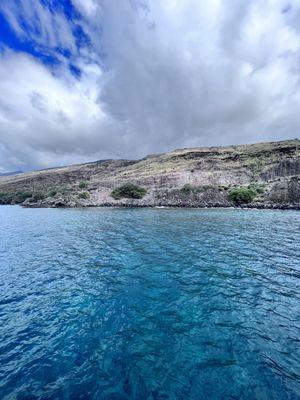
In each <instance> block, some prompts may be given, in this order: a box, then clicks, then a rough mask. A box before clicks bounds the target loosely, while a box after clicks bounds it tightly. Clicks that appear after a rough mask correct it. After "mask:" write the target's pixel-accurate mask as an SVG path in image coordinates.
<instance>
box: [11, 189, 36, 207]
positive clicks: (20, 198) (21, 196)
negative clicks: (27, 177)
mask: <svg viewBox="0 0 300 400" xmlns="http://www.w3.org/2000/svg"><path fill="white" fill-rule="evenodd" d="M31 196H32V193H31V192H26V191H19V192H16V193H15V194H14V195H13V199H12V203H15V204H21V203H23V202H24V201H25V200H26V199H29V198H30V197H31Z"/></svg>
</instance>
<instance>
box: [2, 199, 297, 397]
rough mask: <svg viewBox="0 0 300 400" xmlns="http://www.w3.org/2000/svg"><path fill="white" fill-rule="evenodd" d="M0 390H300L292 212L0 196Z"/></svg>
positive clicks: (124, 393) (15, 393) (243, 393)
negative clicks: (42, 201) (38, 205)
mask: <svg viewBox="0 0 300 400" xmlns="http://www.w3.org/2000/svg"><path fill="white" fill-rule="evenodd" d="M0 223H1V233H0V257H1V258H0V338H1V341H0V398H1V399H5V400H7V399H9V400H11V399H22V400H24V399H26V400H29V399H30V400H34V399H139V400H140V399H198V400H199V399H200V400H202V399H205V400H206V399H218V400H219V399H222V400H224V399H239V400H243V399H249V400H253V399H267V400H270V399H272V400H273V399H300V265H299V263H300V262H299V260H300V248H299V243H300V233H299V228H300V213H299V212H293V211H256V210H179V209H177V210H169V209H153V210H152V209H85V210H79V209H77V210H71V209H70V210H68V209H57V210H55V209H36V210H32V209H22V208H19V207H14V206H3V207H0Z"/></svg>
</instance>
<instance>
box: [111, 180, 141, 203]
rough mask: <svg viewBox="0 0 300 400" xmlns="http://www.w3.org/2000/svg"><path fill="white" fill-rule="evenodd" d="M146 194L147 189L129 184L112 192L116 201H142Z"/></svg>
mask: <svg viewBox="0 0 300 400" xmlns="http://www.w3.org/2000/svg"><path fill="white" fill-rule="evenodd" d="M146 193H147V189H145V188H143V187H141V186H138V185H135V184H133V183H130V182H128V183H124V184H123V185H121V186H118V187H116V188H115V189H113V191H112V192H111V196H112V197H113V198H114V199H115V200H118V199H121V198H123V197H125V198H128V199H142V198H143V197H144V196H145V194H146Z"/></svg>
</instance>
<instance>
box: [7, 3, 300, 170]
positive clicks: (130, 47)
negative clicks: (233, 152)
mask: <svg viewBox="0 0 300 400" xmlns="http://www.w3.org/2000/svg"><path fill="white" fill-rule="evenodd" d="M299 112H300V0H291V1H286V0H252V1H244V0H209V1H207V0H163V1H162V0H0V172H5V171H14V170H23V171H26V170H31V169H38V168H48V167H52V166H60V165H66V164H72V163H79V162H87V161H92V160H99V159H106V158H130V159H135V158H140V157H144V156H146V155H147V154H153V153H160V152H166V151H170V150H174V149H177V148H183V147H196V146H215V145H229V144H241V143H254V142H260V141H272V140H285V139H292V138H295V137H299V131H300V118H299Z"/></svg>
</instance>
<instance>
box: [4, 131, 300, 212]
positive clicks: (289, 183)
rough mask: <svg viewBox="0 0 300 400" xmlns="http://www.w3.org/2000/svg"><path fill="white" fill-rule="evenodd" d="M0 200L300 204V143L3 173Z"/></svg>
mask: <svg viewBox="0 0 300 400" xmlns="http://www.w3.org/2000/svg"><path fill="white" fill-rule="evenodd" d="M124 184H127V185H125V187H124V186H122V185H124ZM128 184H129V185H128ZM120 186H121V187H120ZM0 202H1V203H2V204H10V203H22V204H24V205H26V206H32V207H63V206H66V207H81V206H108V205H109V206H175V207H231V206H241V207H245V206H247V207H260V208H300V141H299V140H298V139H295V140H287V141H282V142H270V143H258V144H250V145H237V146H226V147H197V148H191V149H181V150H175V151H172V152H170V153H165V154H158V155H151V156H148V157H145V158H143V159H141V160H131V161H130V160H103V161H98V162H92V163H87V164H80V165H71V166H68V167H60V168H53V169H47V170H41V171H34V172H29V173H23V174H18V175H14V176H2V177H0Z"/></svg>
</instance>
